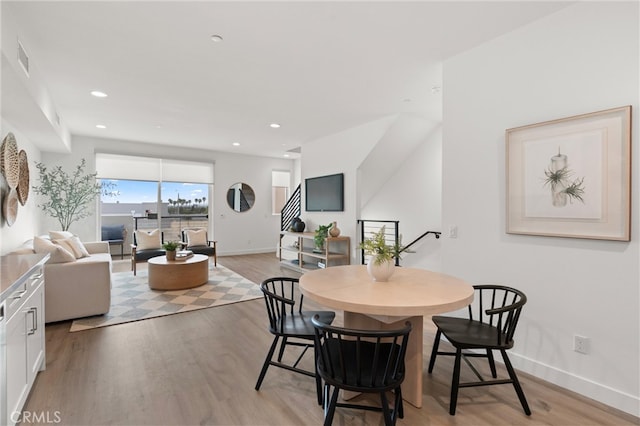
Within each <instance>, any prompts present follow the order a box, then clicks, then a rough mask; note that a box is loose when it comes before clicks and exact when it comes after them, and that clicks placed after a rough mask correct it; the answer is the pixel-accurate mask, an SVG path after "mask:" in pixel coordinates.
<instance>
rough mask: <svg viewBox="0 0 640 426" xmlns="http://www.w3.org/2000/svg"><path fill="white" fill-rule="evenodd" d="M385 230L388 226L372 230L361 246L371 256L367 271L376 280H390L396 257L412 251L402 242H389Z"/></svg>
mask: <svg viewBox="0 0 640 426" xmlns="http://www.w3.org/2000/svg"><path fill="white" fill-rule="evenodd" d="M385 232H386V227H385V226H383V227H382V228H380V229H379V230H378V232H372V233H371V234H372V236H371V238H365V239H364V240H363V241H362V242H361V243H360V246H359V247H360V249H362V250H364V252H365V254H367V255H369V256H371V258H370V259H369V263H368V264H367V271H369V275H371V277H372V278H373V280H374V281H382V282H384V281H388V280H389V278H390V277H391V275H392V274H393V272H394V268H395V259H396V258H398V259H400V256H401V254H402V253H411V251H410V250H408V249H407V248H406V247H404V246H403V245H402V244H400V242H398V243H396V244H387V241H386V238H385ZM400 240H402V237H400Z"/></svg>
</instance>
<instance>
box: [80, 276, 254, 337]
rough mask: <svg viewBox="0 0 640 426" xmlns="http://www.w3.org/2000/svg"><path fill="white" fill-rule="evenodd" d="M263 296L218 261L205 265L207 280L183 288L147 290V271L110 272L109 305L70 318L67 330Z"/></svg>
mask: <svg viewBox="0 0 640 426" xmlns="http://www.w3.org/2000/svg"><path fill="white" fill-rule="evenodd" d="M261 297H263V295H262V291H260V287H259V286H258V285H256V284H255V283H253V282H251V281H249V280H248V279H246V278H245V277H243V276H240V275H238V274H236V273H235V272H233V271H231V270H229V269H227V268H225V267H224V266H221V265H220V264H218V266H217V267H213V266H209V282H208V283H206V284H204V285H201V286H200V287H194V288H188V289H185V290H171V291H162V290H151V289H150V288H149V285H148V284H147V271H138V275H137V276H134V275H133V272H130V271H128V272H116V273H114V274H112V287H111V308H110V309H109V312H108V313H106V314H104V315H97V316H93V317H87V318H80V319H76V320H74V321H73V324H71V328H70V330H69V331H70V332H74V331H81V330H89V329H92V328H97V327H106V326H109V325H116V324H123V323H127V322H132V321H140V320H145V319H149V318H157V317H161V316H165V315H172V314H179V313H182V312H189V311H194V310H197V309H205V308H211V307H214V306H221V305H227V304H230V303H236V302H243V301H245V300H253V299H259V298H261Z"/></svg>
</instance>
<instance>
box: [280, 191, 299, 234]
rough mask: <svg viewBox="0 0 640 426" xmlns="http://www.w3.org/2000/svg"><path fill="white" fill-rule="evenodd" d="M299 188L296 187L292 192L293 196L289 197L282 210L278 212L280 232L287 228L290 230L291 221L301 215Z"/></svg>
mask: <svg viewBox="0 0 640 426" xmlns="http://www.w3.org/2000/svg"><path fill="white" fill-rule="evenodd" d="M300 186H301V185H298V187H297V188H296V189H295V191H293V194H291V197H289V199H288V200H287V202H286V204H285V205H284V207H283V208H282V211H281V212H280V230H281V231H287V230H288V229H289V228H291V222H293V219H295V218H296V217H299V216H300V214H301V213H302V202H301V197H302V194H301V192H302V190H301V188H300Z"/></svg>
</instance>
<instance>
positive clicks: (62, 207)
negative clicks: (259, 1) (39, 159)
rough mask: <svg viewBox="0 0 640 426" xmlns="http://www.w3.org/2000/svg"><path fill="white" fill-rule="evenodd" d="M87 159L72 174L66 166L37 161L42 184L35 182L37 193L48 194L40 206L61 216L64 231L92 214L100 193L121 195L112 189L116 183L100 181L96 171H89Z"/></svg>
mask: <svg viewBox="0 0 640 426" xmlns="http://www.w3.org/2000/svg"><path fill="white" fill-rule="evenodd" d="M85 166H86V161H85V159H84V158H83V159H82V161H81V162H80V164H79V165H77V166H76V169H75V171H74V172H73V173H72V174H68V173H67V172H66V171H64V170H63V169H62V166H55V167H53V168H51V169H49V168H47V166H45V165H44V164H43V163H36V168H37V169H38V175H39V178H40V185H38V186H34V187H33V191H34V192H35V193H36V194H40V195H42V196H44V201H43V202H42V204H39V205H38V207H40V208H42V210H44V212H45V213H47V214H48V215H50V216H51V217H53V218H55V219H57V220H58V222H59V223H60V227H61V228H62V230H63V231H68V230H69V227H70V226H71V224H72V223H73V222H75V221H77V220H80V219H83V218H85V217H87V216H89V215H90V214H91V210H90V207H91V206H92V205H93V203H94V202H95V199H96V197H97V196H98V195H100V194H102V195H108V196H114V195H117V194H118V193H117V191H112V189H113V188H114V187H115V184H113V183H111V182H102V183H100V182H97V181H96V174H95V173H89V174H86V173H85V171H84V168H85Z"/></svg>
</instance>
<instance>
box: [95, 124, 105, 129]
mask: <svg viewBox="0 0 640 426" xmlns="http://www.w3.org/2000/svg"><path fill="white" fill-rule="evenodd" d="M96 127H97V128H98V129H106V128H107V126H105V125H104V124H96Z"/></svg>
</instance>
